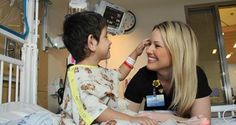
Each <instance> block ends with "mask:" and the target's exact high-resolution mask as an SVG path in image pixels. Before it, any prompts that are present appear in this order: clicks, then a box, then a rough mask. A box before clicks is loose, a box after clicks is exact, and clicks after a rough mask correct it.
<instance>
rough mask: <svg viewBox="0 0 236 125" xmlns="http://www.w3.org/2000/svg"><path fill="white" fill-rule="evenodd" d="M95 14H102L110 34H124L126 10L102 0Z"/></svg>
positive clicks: (96, 7)
mask: <svg viewBox="0 0 236 125" xmlns="http://www.w3.org/2000/svg"><path fill="white" fill-rule="evenodd" d="M95 12H97V13H100V14H101V15H102V16H103V17H104V18H106V20H107V24H108V32H109V33H111V34H122V33H124V28H123V21H124V17H125V12H126V10H125V9H124V8H122V7H120V6H118V5H115V4H112V3H110V2H107V1H103V0H102V1H100V3H98V4H97V5H96V6H95Z"/></svg>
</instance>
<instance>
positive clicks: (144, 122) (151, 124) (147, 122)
mask: <svg viewBox="0 0 236 125" xmlns="http://www.w3.org/2000/svg"><path fill="white" fill-rule="evenodd" d="M131 122H134V123H139V124H141V125H158V121H156V120H153V119H150V118H148V117H145V116H137V117H133V118H132V119H131Z"/></svg>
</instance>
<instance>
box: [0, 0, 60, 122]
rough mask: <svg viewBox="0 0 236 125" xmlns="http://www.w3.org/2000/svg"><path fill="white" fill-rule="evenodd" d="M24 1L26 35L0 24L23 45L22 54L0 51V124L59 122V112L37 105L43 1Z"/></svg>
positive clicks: (9, 36)
mask: <svg viewBox="0 0 236 125" xmlns="http://www.w3.org/2000/svg"><path fill="white" fill-rule="evenodd" d="M22 1H24V2H26V3H24V4H26V5H27V6H25V7H26V8H27V12H26V14H27V17H28V18H27V19H26V18H25V20H27V21H28V22H27V23H28V24H29V25H28V26H29V27H28V28H27V27H25V29H26V31H27V30H29V31H28V34H26V37H25V38H22V37H21V36H20V35H19V34H16V33H15V32H12V31H9V30H6V29H4V28H2V25H1V28H0V34H1V36H4V37H5V38H7V39H10V40H12V41H13V42H16V43H17V44H20V45H21V46H20V47H21V48H20V50H21V51H20V57H19V58H15V57H11V56H9V55H6V54H0V125H16V124H21V125H23V124H24V125H43V124H47V125H58V121H59V120H58V119H59V116H57V115H56V114H53V113H51V112H50V111H48V110H46V109H44V108H42V107H40V106H39V105H37V78H38V77H37V64H38V62H37V60H38V48H37V37H38V32H37V31H38V24H39V22H38V4H39V3H38V0H22ZM13 2H14V1H13ZM13 49H15V48H13Z"/></svg>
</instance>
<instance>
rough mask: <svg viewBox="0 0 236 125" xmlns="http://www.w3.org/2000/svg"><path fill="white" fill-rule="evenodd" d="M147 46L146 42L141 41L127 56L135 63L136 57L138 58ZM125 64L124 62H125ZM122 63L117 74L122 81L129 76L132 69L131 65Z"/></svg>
mask: <svg viewBox="0 0 236 125" xmlns="http://www.w3.org/2000/svg"><path fill="white" fill-rule="evenodd" d="M146 45H148V41H146V40H144V41H142V42H141V43H140V44H139V45H138V46H137V48H136V49H135V50H134V51H133V52H132V53H131V54H130V55H129V57H130V58H131V59H133V61H134V62H135V61H136V59H137V58H138V56H140V55H141V54H142V52H143V50H144V48H145V47H146ZM125 62H126V61H125ZM125 62H124V63H122V64H121V66H120V67H119V72H120V74H121V78H120V80H121V81H122V80H124V79H125V78H126V76H127V75H128V74H129V72H130V71H131V69H132V68H133V65H129V64H127V63H125Z"/></svg>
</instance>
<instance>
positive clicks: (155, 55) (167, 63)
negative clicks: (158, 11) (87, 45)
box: [146, 29, 172, 71]
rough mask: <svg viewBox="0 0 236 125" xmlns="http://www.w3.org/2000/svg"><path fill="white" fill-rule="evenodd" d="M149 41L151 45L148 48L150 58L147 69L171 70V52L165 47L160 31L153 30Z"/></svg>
mask: <svg viewBox="0 0 236 125" xmlns="http://www.w3.org/2000/svg"><path fill="white" fill-rule="evenodd" d="M148 41H149V42H150V43H149V45H148V46H147V48H146V53H147V57H148V63H147V68H148V69H149V70H152V71H159V70H163V69H169V68H171V65H172V61H171V55H170V52H169V50H168V49H167V47H166V46H165V44H164V42H163V40H162V38H161V34H160V31H159V30H158V29H155V30H153V32H152V34H151V37H150V39H148Z"/></svg>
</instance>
